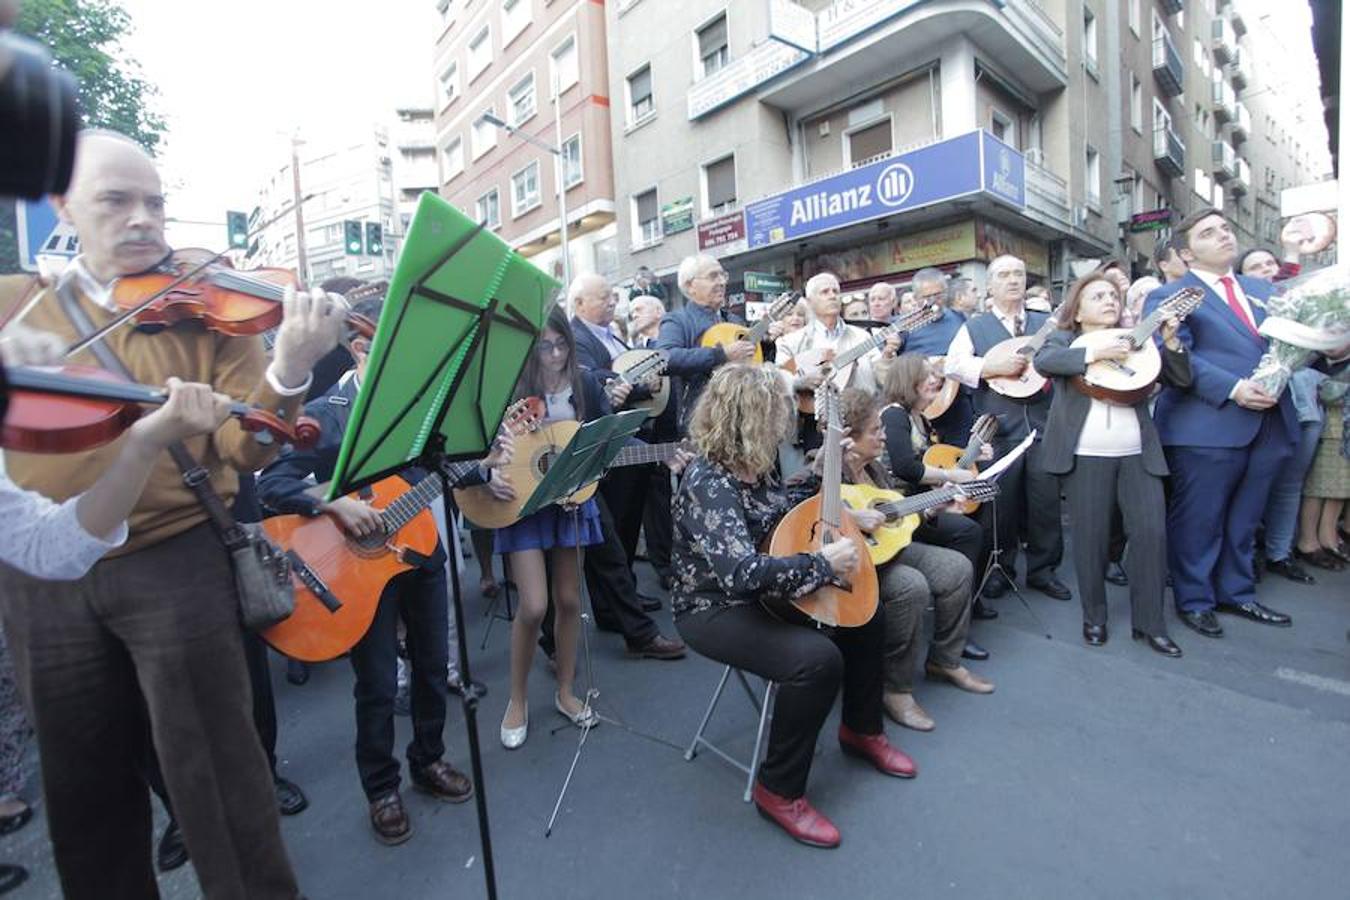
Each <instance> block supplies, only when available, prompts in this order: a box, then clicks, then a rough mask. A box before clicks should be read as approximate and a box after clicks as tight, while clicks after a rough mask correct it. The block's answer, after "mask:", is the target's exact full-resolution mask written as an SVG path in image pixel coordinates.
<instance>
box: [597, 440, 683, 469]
mask: <svg viewBox="0 0 1350 900" xmlns="http://www.w3.org/2000/svg"><path fill="white" fill-rule="evenodd" d="M678 449H680V442H679V441H670V442H667V443H664V444H642V445H640V446H633V447H624V448H623V449H622V450H620V451H619V454H618V455H617V456H615V457H614V462H612V463H610V468H611V469H613V468H617V467H619V466H641V465H645V464H646V463H657V462H659V463H663V462H670V461H671V460H672V459H674V458H675V451H676V450H678Z"/></svg>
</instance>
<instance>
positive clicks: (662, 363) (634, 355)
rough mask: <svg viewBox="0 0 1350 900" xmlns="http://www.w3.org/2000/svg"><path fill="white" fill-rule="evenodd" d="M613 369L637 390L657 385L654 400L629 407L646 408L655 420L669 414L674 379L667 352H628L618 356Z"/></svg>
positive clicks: (611, 368)
mask: <svg viewBox="0 0 1350 900" xmlns="http://www.w3.org/2000/svg"><path fill="white" fill-rule="evenodd" d="M609 367H610V370H611V371H613V372H614V374H616V375H618V376H619V377H620V378H621V379H623V381H624V383H625V384H631V385H633V386H634V387H637V386H638V385H642V384H652V383H653V382H655V384H656V387H654V388H653V389H652V395H651V396H650V397H648V398H647V399H646V400H631V401H629V402H628V404H627V408H629V409H645V410H646V411H647V418H649V419H655V418H656V417H657V416H659V415H661V413H663V412H665V410H666V404H668V403H669V402H670V376H668V375H667V374H666V354H665V351H663V350H654V349H650V348H641V349H636V350H625V351H624V352H623V353H620V354H619V355H618V356H616V357H614V361H613V362H612V363H610V365H609Z"/></svg>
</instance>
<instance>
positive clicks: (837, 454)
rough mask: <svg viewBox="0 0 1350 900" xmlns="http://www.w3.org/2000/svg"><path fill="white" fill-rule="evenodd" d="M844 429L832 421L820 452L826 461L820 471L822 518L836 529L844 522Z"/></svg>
mask: <svg viewBox="0 0 1350 900" xmlns="http://www.w3.org/2000/svg"><path fill="white" fill-rule="evenodd" d="M843 440H844V430H843V428H841V427H839V425H838V423H835V422H831V423H830V426H829V428H828V429H827V430H826V432H825V444H824V445H823V446H822V447H821V450H820V452H821V453H823V454H825V461H824V463H823V465H822V466H821V473H820V518H821V520H822V521H823V522H825V523H826V524H827V525H831V526H833V527H834V528H835V529H836V530H837V529H838V528H839V527H840V526H841V525H842V524H843V516H844V499H843V496H842V491H841V490H840V487H841V486H842V485H843V483H844V454H843V452H842V446H843Z"/></svg>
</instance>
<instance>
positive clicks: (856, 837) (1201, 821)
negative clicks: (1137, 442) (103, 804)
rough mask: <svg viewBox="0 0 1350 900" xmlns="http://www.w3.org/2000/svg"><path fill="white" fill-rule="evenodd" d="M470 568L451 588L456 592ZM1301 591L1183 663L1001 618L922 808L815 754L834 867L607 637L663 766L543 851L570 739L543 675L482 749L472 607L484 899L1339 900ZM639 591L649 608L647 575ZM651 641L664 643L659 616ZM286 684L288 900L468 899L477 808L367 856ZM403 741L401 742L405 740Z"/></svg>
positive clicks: (484, 665)
mask: <svg viewBox="0 0 1350 900" xmlns="http://www.w3.org/2000/svg"><path fill="white" fill-rule="evenodd" d="M467 565H468V571H467V573H466V576H467V577H466V578H465V583H466V584H468V585H475V584H477V577H476V575H477V572H476V568H474V564H473V563H472V562H470V563H468V564H467ZM1067 568H1068V567H1067V566H1066V567H1065V571H1064V572H1063V574H1064V575H1065V580H1066V582H1067V583H1069V584H1070V585H1071V586H1072V584H1073V581H1072V573H1071V572H1069V571H1067ZM1318 575H1319V584H1318V585H1317V586H1316V587H1304V586H1297V585H1293V584H1290V583H1289V582H1286V581H1283V580H1281V579H1274V580H1273V581H1268V582H1267V583H1266V584H1265V585H1263V586H1262V589H1261V594H1260V599H1261V600H1262V601H1263V602H1265V603H1267V604H1268V605H1271V606H1273V607H1276V608H1278V609H1281V610H1284V611H1287V612H1289V613H1290V614H1292V615H1293V617H1294V627H1293V628H1292V629H1276V628H1270V627H1265V626H1261V625H1257V624H1254V623H1248V622H1246V621H1243V620H1238V619H1234V618H1232V617H1224V618H1223V624H1224V626H1225V629H1226V630H1227V632H1228V634H1227V636H1226V637H1225V638H1224V639H1223V640H1210V639H1205V638H1202V637H1200V636H1199V635H1196V634H1194V633H1192V632H1190V631H1189V630H1187V629H1185V628H1184V627H1182V626H1181V625H1180V623H1179V622H1177V621H1176V620H1175V619H1174V618H1172V619H1171V627H1172V636H1173V637H1174V638H1175V639H1176V640H1177V642H1178V643H1179V644H1181V646H1182V647H1183V649H1184V650H1185V657H1184V658H1183V659H1180V660H1170V659H1165V658H1163V657H1161V656H1159V655H1157V654H1154V653H1152V652H1151V651H1149V650H1148V649H1147V648H1146V647H1144V646H1143V645H1141V644H1138V643H1136V642H1133V641H1131V640H1130V639H1129V630H1128V614H1129V613H1128V603H1127V599H1126V595H1125V592H1124V590H1123V589H1120V588H1111V591H1110V596H1111V613H1112V619H1111V626H1112V636H1111V640H1110V642H1109V643H1108V644H1107V645H1106V646H1105V647H1102V648H1091V647H1087V646H1085V645H1084V644H1083V642H1082V639H1081V636H1080V634H1079V627H1080V624H1081V618H1080V610H1079V606H1078V604H1077V602H1076V601H1075V602H1071V603H1061V602H1057V601H1054V600H1051V599H1049V598H1047V597H1045V596H1043V595H1041V594H1038V593H1036V592H1034V591H1033V592H1027V594H1026V599H1027V603H1028V604H1029V607H1030V609H1028V608H1027V607H1024V606H1023V604H1022V603H1020V602H1019V601H1017V600H1016V599H1015V598H1012V597H1011V596H1009V597H1006V598H1004V599H1003V600H1001V601H1000V602H999V603H998V604H997V608H998V609H1000V611H1001V613H1002V615H1001V616H1000V618H998V619H997V620H995V621H992V622H981V623H977V625H976V630H975V637H976V638H977V639H978V640H979V641H980V642H981V643H983V644H984V645H985V646H987V647H988V648H989V649H990V650H991V651H992V653H993V658H992V659H991V660H990V661H989V662H987V663H983V664H977V665H978V670H979V671H980V673H981V674H984V675H986V676H988V677H990V678H992V679H994V680H995V681H996V682H997V684H998V691H997V693H995V694H994V695H992V696H988V697H977V696H972V695H968V694H964V693H962V692H960V691H959V690H957V689H955V688H953V687H951V686H948V685H943V684H936V683H933V682H926V683H921V684H920V686H919V689H918V692H917V696H918V697H919V699H920V701H921V702H922V703H923V705H924V706H925V707H926V708H927V709H928V711H929V712H930V713H931V714H932V715H933V716H934V718H935V719H936V720H937V723H938V727H937V730H936V731H934V732H932V733H931V734H918V733H916V732H912V731H907V730H904V729H901V728H899V727H897V726H893V725H892V726H889V728H888V731H889V734H890V735H891V737H892V739H894V740H897V741H898V743H899V744H900V745H901V746H902V747H904V748H905V749H906V750H907V751H908V752H910V753H911V754H912V755H913V756H914V757H915V758H916V759H917V761H918V764H919V767H920V773H919V777H918V778H917V779H916V780H914V781H898V780H893V779H888V778H885V777H883V776H881V775H879V774H876V773H874V772H873V771H872V770H870V769H868V768H866V767H865V766H863V765H862V764H860V763H858V762H857V761H856V760H852V759H849V758H846V757H844V756H842V755H841V754H840V752H839V750H838V746H837V744H836V742H835V741H834V739H833V728H834V725H835V723H834V722H832V723H831V724H830V725H828V726H827V727H826V730H825V732H824V733H823V737H822V740H821V741H820V745H819V747H818V751H817V758H816V763H815V766H814V768H813V771H812V775H811V786H810V796H811V798H812V799H813V801H814V802H816V804H817V805H818V807H819V808H820V809H821V810H822V811H823V812H825V813H826V814H828V815H829V816H830V817H831V818H832V819H833V820H834V821H835V823H836V824H837V825H838V826H839V827H840V829H841V831H842V832H843V835H844V843H843V846H842V847H841V848H840V849H838V850H835V851H821V850H813V849H808V848H805V847H801V846H798V845H796V844H793V843H792V842H791V841H790V840H789V839H788V838H787V837H786V836H785V835H783V834H782V833H781V832H779V831H778V830H777V829H776V828H774V827H772V826H770V825H768V824H767V823H765V822H763V821H762V820H761V819H760V818H759V817H758V816H757V815H756V814H755V812H754V810H753V809H752V807H750V806H749V805H747V804H744V803H742V802H741V799H740V791H741V787H742V781H741V778H740V776H739V775H738V773H737V772H735V771H734V770H733V769H732V768H731V767H730V766H728V765H726V764H724V763H723V762H721V761H719V760H718V759H717V758H716V757H714V756H712V755H711V754H708V753H704V754H702V755H700V756H699V757H698V758H697V759H695V760H694V761H693V762H686V761H685V760H684V758H683V755H682V752H681V751H680V750H678V749H676V746H679V747H683V746H684V745H685V744H686V743H687V742H688V740H689V738H690V736H691V735H692V733H693V731H694V728H695V727H696V725H697V723H698V720H699V717H700V715H701V713H702V711H703V708H704V706H705V704H706V703H707V700H708V698H709V696H710V694H711V692H712V689H713V686H714V685H715V683H716V680H717V678H718V675H719V673H720V667H718V666H716V665H714V664H713V663H710V662H708V661H707V660H703V659H699V658H693V657H691V658H690V659H687V660H685V661H682V662H673V663H670V662H654V661H634V660H629V659H626V658H624V656H623V645H622V642H621V641H620V640H619V639H618V638H617V637H616V636H614V635H608V634H603V635H597V634H595V633H594V632H592V633H591V646H592V649H593V663H594V675H595V680H596V683H597V685H598V687H599V689H600V700H599V704H598V705H599V707H600V708H601V709H602V711H603V712H605V713H607V714H609V715H611V716H614V717H615V718H618V719H621V720H623V721H624V722H626V723H628V724H629V725H631V726H632V727H633V728H635V729H638V730H640V731H644V732H648V733H649V734H651V735H653V736H655V737H657V738H660V739H661V741H664V742H668V743H661V742H658V741H654V740H649V739H647V738H644V737H641V736H638V735H636V734H633V733H630V732H629V731H627V730H625V729H623V728H619V727H616V726H615V725H613V724H605V725H603V726H602V727H600V728H599V729H597V730H596V731H595V732H593V733H592V735H591V736H590V739H589V741H588V742H587V744H586V747H585V749H584V752H583V754H582V756H581V760H580V764H579V765H578V767H577V771H576V775H575V778H574V779H573V781H572V784H571V787H570V789H569V791H568V793H567V795H566V799H565V802H564V804H563V807H562V811H561V813H560V816H559V819H558V823H557V825H556V827H555V830H554V832H553V835H552V836H551V837H547V838H546V837H545V836H544V826H545V823H546V821H547V819H548V816H549V813H550V811H551V809H552V807H553V803H554V800H555V798H556V797H557V794H558V790H559V788H560V786H561V785H562V782H563V778H564V776H565V774H566V772H567V768H568V766H569V764H570V763H571V762H572V759H573V755H574V752H575V749H576V744H577V740H576V736H577V732H576V731H575V730H573V729H570V728H568V729H567V730H563V731H560V732H558V733H557V734H552V735H551V734H550V731H551V730H552V729H553V728H554V727H555V726H557V725H559V724H562V721H563V720H562V719H561V718H560V717H559V716H558V715H557V714H556V713H555V712H554V711H553V708H552V691H553V688H552V686H551V678H550V676H549V673H548V670H547V669H546V668H545V666H544V664H543V659H542V656H541V657H540V658H539V659H538V660H537V664H536V666H535V670H534V673H533V676H532V679H531V684H530V694H531V701H532V706H531V709H532V711H533V717H532V720H531V732H530V737H529V740H528V742H527V743H526V744H525V746H524V747H523V748H522V749H521V750H519V751H515V752H507V751H506V750H504V749H503V748H502V747H501V745H500V743H499V742H498V740H497V728H498V724H499V722H500V717H501V715H502V711H503V708H504V705H505V702H506V693H507V692H506V687H505V684H506V677H507V639H506V638H507V634H506V629H505V628H504V627H503V625H502V624H501V623H497V624H495V625H494V627H493V632H492V634H491V637H490V640H489V642H488V645H487V649H486V650H485V651H480V650H479V649H478V647H479V642H480V640H481V638H482V636H483V630H484V627H485V623H486V621H487V620H486V619H484V618H483V617H482V608H483V607H482V603H481V601H480V599H479V598H478V597H477V596H476V594H475V593H474V592H472V591H471V592H470V594H469V596H468V597H467V598H466V600H467V606H468V611H467V613H466V615H467V617H468V622H469V626H468V627H469V633H470V637H471V639H472V640H471V645H472V648H473V654H472V663H473V671H474V675H475V677H476V678H478V679H479V680H482V681H484V682H485V683H487V684H488V686H489V690H490V693H489V696H488V697H487V698H486V699H485V700H484V701H483V704H482V706H481V709H480V716H479V719H480V721H479V731H480V734H481V735H482V738H483V742H482V744H483V761H484V767H485V771H486V781H487V784H486V789H487V797H488V800H489V803H490V809H491V823H492V837H493V849H494V854H495V859H496V869H497V879H498V884H499V886H500V896H502V897H504V898H517V897H534V896H545V895H546V896H549V897H553V898H568V897H577V898H583V897H584V898H625V900H627V898H638V897H642V898H665V897H671V898H674V897H707V898H741V900H747V898H759V897H764V898H769V897H773V898H777V897H781V896H784V895H791V896H794V897H798V898H816V897H820V898H824V897H838V896H841V895H844V894H846V893H848V892H853V893H854V895H856V896H859V897H882V896H905V897H941V896H952V897H958V896H959V897H963V898H982V897H990V898H993V897H998V898H1019V897H1027V898H1044V897H1051V896H1054V897H1087V896H1091V897H1094V898H1127V897H1140V898H1157V897H1177V896H1190V897H1202V898H1207V897H1214V898H1220V897H1222V898H1247V897H1250V898H1269V897H1275V896H1305V897H1331V896H1345V895H1346V885H1347V884H1350V853H1347V852H1346V849H1345V839H1346V834H1347V833H1350V773H1348V771H1347V766H1346V761H1347V757H1348V755H1350V643H1347V639H1346V629H1347V628H1348V627H1350V573H1342V574H1338V575H1332V574H1328V573H1320V572H1319V573H1318ZM639 576H640V578H641V580H642V581H643V584H644V586H645V588H646V589H648V590H653V589H654V588H655V583H654V579H653V578H652V573H651V571H650V569H649V568H647V566H646V565H639ZM660 618H661V620H662V622H663V627H665V628H666V629H667V633H669V614H668V611H664V610H663V612H662V613H661V614H660ZM1047 635H1049V637H1048V638H1047ZM283 669H284V667H283V666H281V665H280V664H279V663H278V664H277V665H276V666H274V670H275V671H274V675H275V680H276V683H277V694H278V705H279V715H280V717H281V740H280V746H279V748H278V753H279V756H280V757H281V758H282V760H283V762H282V764H281V768H282V772H283V773H284V774H285V775H286V776H287V777H289V778H291V779H293V780H295V781H296V782H298V783H299V784H300V785H302V786H303V788H304V789H305V790H306V792H307V793H308V794H309V797H310V799H311V806H310V808H309V809H308V810H307V811H306V812H304V813H303V814H301V815H299V816H296V817H294V818H290V819H286V820H284V830H285V835H286V840H287V844H288V846H289V849H290V852H291V854H292V858H293V860H294V862H295V865H296V868H297V871H298V872H299V874H300V879H301V883H302V886H303V888H304V890H305V892H306V893H307V895H308V896H309V897H310V898H313V900H318V898H369V897H380V898H385V897H389V898H400V900H421V898H448V897H454V898H469V897H480V896H485V894H484V889H483V870H482V855H481V852H480V849H479V840H478V830H477V824H476V819H475V814H474V808H473V805H472V804H466V805H462V806H448V805H443V804H439V803H436V802H435V801H433V800H431V799H429V798H427V797H425V796H423V795H420V794H417V793H413V792H411V791H408V792H406V793H405V800H406V802H407V803H408V806H409V810H410V813H411V815H412V816H413V819H414V827H415V829H416V833H415V834H414V836H413V838H412V840H410V841H409V842H408V843H406V844H404V845H402V846H400V847H396V848H385V847H383V846H381V845H379V844H377V843H376V842H375V841H374V839H373V838H372V836H371V834H370V830H369V826H368V824H367V821H366V806H365V802H364V798H363V796H362V794H361V790H360V786H359V784H358V782H357V778H356V771H355V765H354V763H353V761H352V750H351V748H352V735H353V712H352V704H351V683H352V676H351V671H350V668H349V667H348V666H347V664H346V663H345V662H343V661H338V662H335V663H330V664H328V665H326V666H322V667H318V668H316V669H315V670H314V672H313V677H312V678H311V680H310V682H309V683H308V684H307V685H305V686H303V687H295V686H292V685H289V684H287V683H286V682H285V680H284V679H283V678H282V674H283ZM754 721H755V719H754V712H753V710H752V709H751V707H750V705H749V704H748V702H746V700H745V698H744V695H743V694H740V693H731V692H730V690H729V692H728V694H727V695H726V698H725V699H724V701H723V704H722V707H721V711H720V712H719V715H718V717H717V719H716V720H715V722H714V725H713V727H712V729H711V731H710V734H711V735H712V736H713V737H714V738H715V739H716V738H724V739H725V740H726V742H727V745H728V746H729V747H730V748H732V749H735V750H737V752H741V753H746V754H748V750H749V747H750V744H751V741H752V739H753V731H754ZM399 734H400V741H401V742H405V741H406V739H407V735H408V723H407V720H406V719H401V720H400V722H399ZM447 738H448V741H449V744H450V747H451V749H450V758H451V760H452V762H454V763H455V764H456V765H458V766H460V767H461V768H465V769H466V770H467V767H468V751H467V745H466V739H465V729H464V722H463V716H462V714H461V712H460V709H459V707H458V706H452V716H451V720H450V722H449V724H448V725H447ZM672 745H676V746H672ZM38 810H39V815H38V816H37V817H36V819H35V824H33V825H29V826H28V827H27V828H25V829H24V830H23V831H22V832H19V833H18V834H15V835H12V836H9V837H7V838H5V839H4V843H3V849H2V850H0V852H2V853H3V857H4V858H6V859H9V860H11V861H14V862H18V863H21V864H23V865H25V866H27V867H29V868H30V870H32V872H33V879H32V880H31V881H30V882H29V884H28V885H26V886H25V887H24V888H23V889H21V890H20V891H19V892H17V894H16V895H15V896H18V897H53V898H54V897H58V896H59V891H58V888H57V885H56V879H55V873H54V871H53V869H52V867H51V863H50V855H49V854H50V851H49V847H48V843H47V839H46V835H45V827H44V823H43V821H42V817H41V815H40V813H41V806H40V804H39V806H38ZM160 884H161V888H162V891H163V893H164V896H166V897H171V898H178V897H194V896H196V895H197V893H198V892H197V887H196V883H195V881H194V879H193V876H192V874H191V870H190V867H189V868H187V869H184V870H180V871H179V872H176V873H173V874H171V875H168V876H165V877H163V878H162V879H161V882H160Z"/></svg>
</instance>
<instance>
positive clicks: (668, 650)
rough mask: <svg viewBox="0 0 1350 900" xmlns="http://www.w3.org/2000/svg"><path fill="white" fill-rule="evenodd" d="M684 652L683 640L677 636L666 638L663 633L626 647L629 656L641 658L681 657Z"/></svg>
mask: <svg viewBox="0 0 1350 900" xmlns="http://www.w3.org/2000/svg"><path fill="white" fill-rule="evenodd" d="M684 654H685V646H684V641H681V640H680V639H679V638H668V637H666V636H665V635H664V634H658V635H657V636H656V637H654V638H652V639H651V640H650V641H648V642H647V643H645V644H642V645H640V646H637V647H634V646H631V645H630V646H629V647H628V655H629V656H636V657H640V658H641V659H683V658H684Z"/></svg>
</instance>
